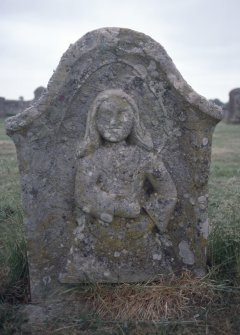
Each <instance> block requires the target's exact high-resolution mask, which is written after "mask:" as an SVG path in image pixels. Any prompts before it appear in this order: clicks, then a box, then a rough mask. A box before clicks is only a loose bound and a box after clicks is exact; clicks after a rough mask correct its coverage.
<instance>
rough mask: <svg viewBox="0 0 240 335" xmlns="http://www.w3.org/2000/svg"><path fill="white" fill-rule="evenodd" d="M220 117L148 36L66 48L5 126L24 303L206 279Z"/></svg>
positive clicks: (93, 40)
mask: <svg viewBox="0 0 240 335" xmlns="http://www.w3.org/2000/svg"><path fill="white" fill-rule="evenodd" d="M221 117H222V115H221V110H220V109H218V107H217V106H215V105H214V104H212V103H211V102H208V101H207V100H206V99H205V98H203V97H201V96H199V95H198V94H197V93H195V92H194V91H193V90H192V88H191V87H190V86H189V85H188V84H187V83H186V82H185V81H184V80H183V78H182V76H181V75H180V73H179V72H178V71H177V69H176V68H175V66H174V64H173V62H172V60H171V59H170V58H169V56H168V55H167V53H166V52H165V50H164V49H163V47H162V46H161V45H160V44H158V43H157V42H155V41H154V40H152V39H151V38H150V37H148V36H146V35H144V34H141V33H138V32H135V31H132V30H128V29H119V28H104V29H99V30H96V31H93V32H90V33H88V34H86V35H85V36H84V37H82V38H81V39H80V40H78V41H77V42H76V43H75V44H73V45H71V46H70V47H69V49H68V50H67V52H66V53H65V54H64V55H63V57H62V59H61V61H60V64H59V66H58V67H57V69H56V71H55V72H54V74H53V76H52V78H51V79H50V81H49V84H48V87H47V89H46V91H45V92H44V93H43V95H42V96H41V99H40V100H38V101H37V102H36V104H35V105H34V106H33V107H30V108H29V109H27V110H25V111H24V112H23V113H21V114H19V115H17V116H15V117H12V118H10V119H8V121H7V124H6V128H7V133H8V134H9V135H10V136H11V137H12V138H13V140H14V142H15V145H16V148H17V155H18V163H19V170H20V174H21V185H22V200H23V206H24V213H25V228H26V239H27V246H28V261H29V268H30V280H31V294H32V300H33V301H34V302H37V301H40V300H44V299H48V298H49V296H50V295H53V294H54V293H55V292H61V290H62V289H63V290H64V289H66V285H67V284H79V283H83V282H84V283H85V282H109V283H118V282H138V281H148V280H151V279H154V278H157V277H158V275H164V274H169V273H172V272H177V271H182V270H184V269H189V270H190V271H192V272H193V273H195V274H196V275H197V276H201V275H203V274H204V273H205V268H206V239H207V234H208V217H207V202H208V188H207V184H208V176H209V166H210V157H211V142H212V133H213V130H214V127H215V125H216V124H217V122H218V121H219V120H220V119H221Z"/></svg>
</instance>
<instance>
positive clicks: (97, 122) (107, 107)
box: [78, 89, 153, 157]
mask: <svg viewBox="0 0 240 335" xmlns="http://www.w3.org/2000/svg"><path fill="white" fill-rule="evenodd" d="M127 138H128V141H129V143H131V144H135V145H139V146H141V147H143V148H144V149H146V150H151V149H152V148H153V143H152V139H151V136H150V134H149V132H148V131H147V130H146V129H145V127H144V126H143V125H142V123H141V122H140V119H139V111H138V108H137V105H136V103H135V101H134V100H133V99H132V97H130V96H129V95H128V94H127V93H125V92H124V91H123V90H121V89H111V90H106V91H103V92H101V93H100V94H99V95H98V96H97V97H96V99H95V100H94V103H93V106H92V108H91V110H89V112H88V118H87V126H86V132H85V136H84V140H83V141H82V142H81V143H80V145H79V148H78V156H79V157H83V156H86V155H88V154H89V153H91V152H92V151H94V150H96V149H97V148H98V147H99V146H100V145H101V143H102V140H106V141H109V142H119V141H122V140H125V139H127Z"/></svg>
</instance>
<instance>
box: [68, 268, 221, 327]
mask: <svg viewBox="0 0 240 335" xmlns="http://www.w3.org/2000/svg"><path fill="white" fill-rule="evenodd" d="M73 294H74V295H76V290H75V291H74V293H73ZM79 294H80V295H81V298H83V299H84V300H86V302H87V304H88V306H89V308H90V309H91V310H93V309H94V310H95V312H96V314H97V316H98V317H99V318H100V319H102V320H115V321H123V320H132V321H153V322H154V321H155V322H156V321H159V320H174V319H175V320H176V319H182V318H184V317H189V315H190V314H192V311H193V309H192V307H193V306H202V305H204V306H207V305H210V304H211V303H212V302H213V301H216V300H217V299H218V293H217V291H216V285H215V284H214V283H212V282H211V281H210V280H209V279H208V280H205V279H200V278H196V277H193V275H192V274H191V273H190V272H187V271H186V272H184V273H182V275H181V276H180V277H179V276H176V275H171V276H167V277H166V276H162V277H160V278H159V279H158V281H154V282H148V283H136V284H128V283H123V284H118V285H110V284H93V285H92V286H90V287H88V288H86V287H85V289H83V290H80V291H78V292H77V295H79ZM75 297H76V296H75Z"/></svg>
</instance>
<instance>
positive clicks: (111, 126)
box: [96, 96, 133, 142]
mask: <svg viewBox="0 0 240 335" xmlns="http://www.w3.org/2000/svg"><path fill="white" fill-rule="evenodd" d="M96 122H97V129H98V131H99V133H100V135H101V136H102V137H103V138H104V139H105V140H107V141H110V142H119V141H122V140H124V139H125V138H127V137H128V135H129V134H130V132H131V130H132V127H133V111H132V107H131V106H130V105H129V103H128V102H127V101H125V100H124V99H123V98H121V97H117V96H115V97H114V96H113V97H110V98H109V99H107V100H105V101H104V102H102V103H101V105H100V106H99V109H98V111H97V116H96Z"/></svg>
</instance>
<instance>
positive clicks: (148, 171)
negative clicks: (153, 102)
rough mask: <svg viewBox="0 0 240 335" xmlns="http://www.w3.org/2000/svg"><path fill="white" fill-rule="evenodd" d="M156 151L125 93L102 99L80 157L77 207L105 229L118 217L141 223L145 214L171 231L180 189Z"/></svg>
mask: <svg viewBox="0 0 240 335" xmlns="http://www.w3.org/2000/svg"><path fill="white" fill-rule="evenodd" d="M93 150H94V151H93ZM152 150H153V143H152V140H151V136H150V134H149V133H148V132H147V131H146V129H145V128H144V126H143V125H142V124H140V120H139V113H138V109H137V106H136V104H135V103H134V101H133V99H132V98H131V97H130V96H129V95H127V94H126V93H124V92H123V91H122V90H108V91H105V92H103V93H101V94H99V96H98V97H97V98H96V100H95V102H94V107H93V109H92V111H90V112H89V117H88V124H87V130H86V135H85V139H84V141H83V143H81V144H80V150H79V153H78V155H79V157H81V159H80V160H79V163H78V167H77V176H76V184H75V197H76V204H77V207H79V208H81V209H82V210H83V212H85V213H87V214H90V215H91V216H93V217H95V218H97V219H98V220H100V221H103V222H105V223H111V222H112V221H113V219H114V217H121V218H126V219H134V218H137V217H139V216H140V215H143V213H142V214H140V212H141V210H142V211H143V212H144V214H145V216H146V215H148V216H149V218H150V220H154V222H155V223H156V226H157V227H158V229H159V230H160V231H162V232H163V231H165V229H166V226H167V223H168V221H169V218H170V216H171V214H172V212H173V209H174V206H175V204H176V188H175V185H174V183H173V181H172V178H171V176H170V175H169V173H168V172H167V170H166V168H165V166H164V164H163V162H162V161H161V159H160V158H159V157H157V155H156V154H154V153H153V152H152ZM91 151H93V152H92V153H91ZM88 152H89V154H88ZM83 156H86V157H85V158H82V157H83ZM146 183H148V184H149V186H148V189H146V187H145V189H144V184H146ZM150 190H151V191H150ZM153 207H154V210H153ZM151 209H152V210H151ZM153 218H154V219H153Z"/></svg>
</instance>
